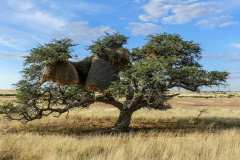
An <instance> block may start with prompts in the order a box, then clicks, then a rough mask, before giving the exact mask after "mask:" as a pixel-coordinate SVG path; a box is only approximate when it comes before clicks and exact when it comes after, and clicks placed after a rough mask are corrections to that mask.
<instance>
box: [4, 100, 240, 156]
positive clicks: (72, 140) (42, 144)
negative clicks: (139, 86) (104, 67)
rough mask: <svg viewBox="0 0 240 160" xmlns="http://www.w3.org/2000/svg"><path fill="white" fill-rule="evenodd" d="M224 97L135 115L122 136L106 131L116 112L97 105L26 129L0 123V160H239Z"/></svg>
mask: <svg viewBox="0 0 240 160" xmlns="http://www.w3.org/2000/svg"><path fill="white" fill-rule="evenodd" d="M228 97H229V96H221V97H219V96H216V98H213V97H211V98H203V97H198V98H196V97H195V96H194V98H193V97H191V96H182V97H181V96H180V97H177V98H174V99H172V100H171V101H170V102H169V103H170V104H171V105H172V106H173V108H172V109H169V110H166V111H156V110H147V109H142V110H139V111H137V112H136V113H134V116H133V120H132V124H131V127H132V129H131V130H130V132H127V133H113V132H111V131H110V129H109V128H111V127H112V126H113V124H114V122H115V121H116V118H117V115H118V111H117V110H116V109H115V108H113V107H111V106H110V105H106V104H102V103H97V104H94V105H92V106H91V107H90V109H87V110H86V109H77V110H73V111H71V112H70V113H69V115H68V116H67V115H66V114H65V115H62V116H61V117H60V118H55V117H47V118H44V119H42V120H36V121H33V122H30V123H28V124H21V123H19V122H16V121H8V120H6V119H4V118H3V117H0V160H239V159H240V105H239V104H240V97H238V96H236V97H231V98H230V97H229V98H228ZM7 100H9V101H13V100H14V97H0V103H2V102H3V101H4V102H5V101H7Z"/></svg>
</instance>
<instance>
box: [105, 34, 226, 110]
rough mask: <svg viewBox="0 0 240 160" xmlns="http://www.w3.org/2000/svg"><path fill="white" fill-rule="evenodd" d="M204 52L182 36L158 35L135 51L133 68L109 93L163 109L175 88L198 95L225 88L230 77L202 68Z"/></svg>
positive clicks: (125, 73) (129, 69)
mask: <svg viewBox="0 0 240 160" xmlns="http://www.w3.org/2000/svg"><path fill="white" fill-rule="evenodd" d="M200 58H201V48H200V46H199V45H198V44H196V43H194V42H192V41H185V40H183V39H182V38H181V37H180V36H179V35H172V34H166V33H164V34H157V35H151V36H149V39H148V42H147V43H146V45H144V46H143V47H141V48H135V49H134V50H133V51H132V54H131V59H132V65H131V67H130V68H128V69H126V70H124V71H123V72H122V73H120V75H121V80H120V81H118V82H114V83H113V85H112V86H111V87H110V88H109V89H108V92H110V93H112V94H114V95H115V96H117V95H118V96H119V97H122V96H124V97H127V96H128V95H129V88H131V92H133V93H131V94H133V95H134V96H132V97H138V96H141V97H143V98H142V99H143V101H144V102H145V103H144V104H145V106H146V107H153V108H157V107H161V106H162V105H164V102H166V100H167V99H168V98H171V96H169V95H168V91H170V90H171V89H172V88H174V87H181V88H184V89H187V90H191V91H197V90H198V89H199V87H202V86H208V87H211V86H216V85H221V84H225V82H226V79H227V76H228V73H227V72H218V71H212V72H209V71H206V70H204V69H203V68H202V66H201V65H200V64H199V62H198V61H199V60H200Z"/></svg>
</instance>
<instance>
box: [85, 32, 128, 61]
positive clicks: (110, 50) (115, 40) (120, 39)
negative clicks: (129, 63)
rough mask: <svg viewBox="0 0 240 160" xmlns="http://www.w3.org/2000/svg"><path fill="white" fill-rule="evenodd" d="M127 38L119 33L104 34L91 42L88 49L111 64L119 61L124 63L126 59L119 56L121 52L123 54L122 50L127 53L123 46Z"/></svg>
mask: <svg viewBox="0 0 240 160" xmlns="http://www.w3.org/2000/svg"><path fill="white" fill-rule="evenodd" d="M127 39H128V38H127V37H126V36H124V35H123V34H119V33H113V34H106V35H105V36H103V37H101V38H99V39H98V40H96V41H95V42H93V44H92V45H90V46H89V48H88V49H89V50H90V51H91V52H92V53H93V55H97V56H98V57H100V58H103V59H105V60H107V61H110V62H112V63H113V64H114V63H116V62H119V61H122V63H124V64H126V59H124V58H121V54H124V52H127V54H128V50H127V49H125V48H124V45H125V44H126V43H127Z"/></svg>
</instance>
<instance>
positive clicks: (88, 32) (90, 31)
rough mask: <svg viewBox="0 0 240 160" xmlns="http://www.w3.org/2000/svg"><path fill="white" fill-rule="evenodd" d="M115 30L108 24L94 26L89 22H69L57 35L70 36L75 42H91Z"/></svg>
mask: <svg viewBox="0 0 240 160" xmlns="http://www.w3.org/2000/svg"><path fill="white" fill-rule="evenodd" d="M106 32H107V33H112V32H115V31H114V30H113V29H112V28H110V27H108V26H97V27H92V26H90V25H89V24H88V22H69V23H67V25H66V26H65V27H64V28H62V29H61V30H60V32H59V33H57V34H56V37H69V38H71V39H73V40H74V41H75V42H80V43H89V42H91V41H92V40H94V39H97V38H99V37H100V36H102V35H104V34H105V33H106Z"/></svg>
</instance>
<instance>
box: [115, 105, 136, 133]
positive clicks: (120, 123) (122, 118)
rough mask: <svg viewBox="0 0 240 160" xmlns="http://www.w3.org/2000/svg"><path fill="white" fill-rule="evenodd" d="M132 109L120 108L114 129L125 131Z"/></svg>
mask: <svg viewBox="0 0 240 160" xmlns="http://www.w3.org/2000/svg"><path fill="white" fill-rule="evenodd" d="M133 112H134V111H133V110H131V109H122V110H120V113H119V117H118V120H117V122H116V124H115V126H114V128H113V129H114V130H119V131H127V130H128V129H129V125H130V122H131V118H132V114H133Z"/></svg>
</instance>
